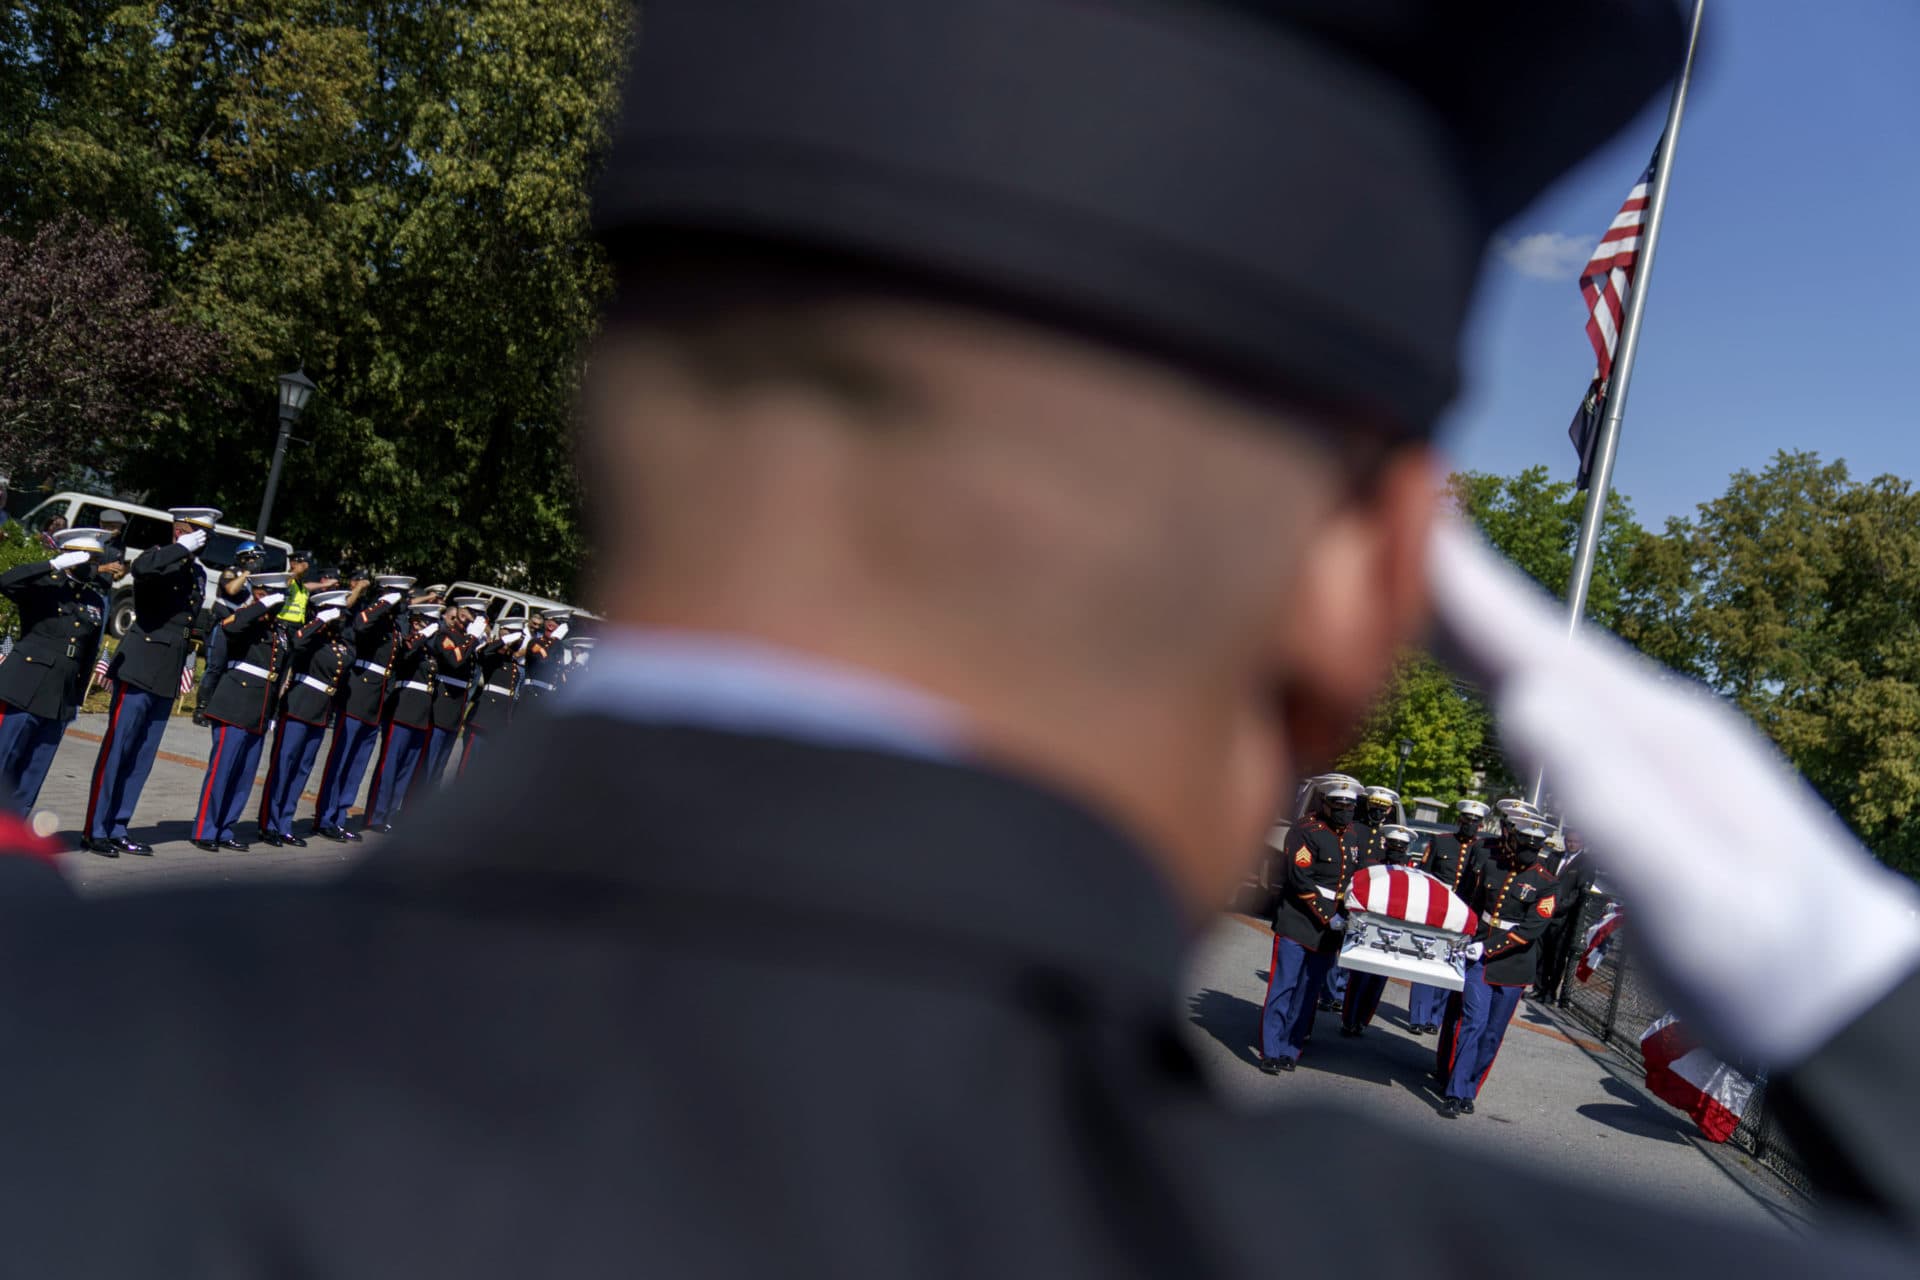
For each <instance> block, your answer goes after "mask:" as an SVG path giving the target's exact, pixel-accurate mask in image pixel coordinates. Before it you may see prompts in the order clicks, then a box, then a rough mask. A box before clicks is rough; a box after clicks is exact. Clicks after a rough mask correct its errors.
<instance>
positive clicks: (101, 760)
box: [86, 680, 127, 838]
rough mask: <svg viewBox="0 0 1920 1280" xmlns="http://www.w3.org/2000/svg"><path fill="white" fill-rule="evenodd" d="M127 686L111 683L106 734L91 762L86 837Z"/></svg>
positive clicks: (88, 833) (111, 748)
mask: <svg viewBox="0 0 1920 1280" xmlns="http://www.w3.org/2000/svg"><path fill="white" fill-rule="evenodd" d="M126 692H127V686H126V685H124V684H121V683H120V682H119V681H118V680H115V681H114V682H113V714H112V715H110V716H108V717H107V732H106V734H105V736H103V737H102V738H101V739H100V754H99V755H98V756H96V757H94V761H93V789H92V790H91V791H89V792H87V832H86V833H87V836H88V837H89V838H91V837H92V835H93V814H94V810H96V809H98V808H99V807H100V784H101V782H102V781H103V780H104V778H105V775H106V772H107V753H108V752H110V751H112V750H113V737H114V731H115V730H116V729H118V728H119V727H120V699H121V698H122V697H124V696H125V695H126Z"/></svg>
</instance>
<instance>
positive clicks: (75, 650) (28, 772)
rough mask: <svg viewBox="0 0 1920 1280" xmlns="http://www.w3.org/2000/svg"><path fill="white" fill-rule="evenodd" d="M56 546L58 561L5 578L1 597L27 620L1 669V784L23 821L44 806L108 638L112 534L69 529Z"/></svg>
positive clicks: (35, 565) (25, 568)
mask: <svg viewBox="0 0 1920 1280" xmlns="http://www.w3.org/2000/svg"><path fill="white" fill-rule="evenodd" d="M53 541H54V548H55V550H54V555H53V558H52V559H50V560H41V561H36V562H34V563H32V564H23V565H17V566H15V567H14V568H12V569H9V570H7V571H6V572H5V573H4V574H0V594H3V595H5V596H6V597H7V599H8V600H10V601H11V602H12V603H13V607H14V608H15V609H17V610H18V611H19V613H20V639H19V642H18V643H16V644H15V645H14V646H13V652H11V653H9V654H8V655H7V656H6V659H5V661H0V776H3V777H5V778H6V780H7V781H8V782H9V783H10V784H11V785H12V787H13V798H14V799H15V800H16V801H17V802H18V804H19V808H20V812H21V813H22V814H26V813H30V812H31V811H32V810H33V806H34V804H35V803H36V802H37V801H38V800H39V798H40V787H41V784H43V783H44V782H45V781H46V780H47V770H48V768H50V767H51V766H52V764H53V756H54V753H55V752H56V751H58V750H59V749H60V739H61V738H63V737H65V736H66V732H67V726H68V725H69V724H71V723H72V722H73V718H74V716H75V715H77V714H79V710H80V699H81V696H82V695H83V694H84V692H85V690H86V685H87V673H88V672H89V671H91V670H92V669H93V660H94V656H95V655H96V654H98V653H99V651H100V640H101V638H102V637H103V636H104V635H105V634H106V617H107V596H106V592H105V591H103V590H102V589H101V587H100V582H101V579H102V578H103V577H104V576H105V574H106V573H107V572H109V567H108V566H106V565H105V564H101V563H99V560H100V557H101V556H103V555H104V554H105V553H106V545H107V544H106V541H105V532H104V531H103V530H100V529H65V530H62V531H61V532H59V533H56V534H54V535H53Z"/></svg>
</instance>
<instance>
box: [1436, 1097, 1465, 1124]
mask: <svg viewBox="0 0 1920 1280" xmlns="http://www.w3.org/2000/svg"><path fill="white" fill-rule="evenodd" d="M1440 1114H1441V1115H1443V1116H1445V1117H1446V1118H1447V1119H1449V1120H1458V1119H1459V1118H1460V1099H1458V1098H1448V1099H1447V1100H1446V1101H1444V1102H1442V1103H1441V1104H1440Z"/></svg>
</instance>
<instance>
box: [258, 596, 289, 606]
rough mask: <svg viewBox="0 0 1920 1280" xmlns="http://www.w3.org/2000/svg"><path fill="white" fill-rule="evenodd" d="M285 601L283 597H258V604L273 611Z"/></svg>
mask: <svg viewBox="0 0 1920 1280" xmlns="http://www.w3.org/2000/svg"><path fill="white" fill-rule="evenodd" d="M285 599H286V597H285V596H283V595H264V596H261V597H260V603H261V604H263V605H265V606H266V607H267V608H269V609H273V608H277V607H278V606H279V605H280V603H281V602H282V601H283V600H285Z"/></svg>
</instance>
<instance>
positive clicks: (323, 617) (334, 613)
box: [313, 608, 340, 622]
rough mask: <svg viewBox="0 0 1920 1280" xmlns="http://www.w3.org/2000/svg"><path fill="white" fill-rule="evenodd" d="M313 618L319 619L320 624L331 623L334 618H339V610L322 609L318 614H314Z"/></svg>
mask: <svg viewBox="0 0 1920 1280" xmlns="http://www.w3.org/2000/svg"><path fill="white" fill-rule="evenodd" d="M313 616H314V617H315V618H317V619H319V620H320V621H321V622H332V621H333V620H334V619H335V618H337V617H339V616H340V610H338V609H336V608H326V609H322V610H321V611H320V612H319V613H316V614H314V615H313Z"/></svg>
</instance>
